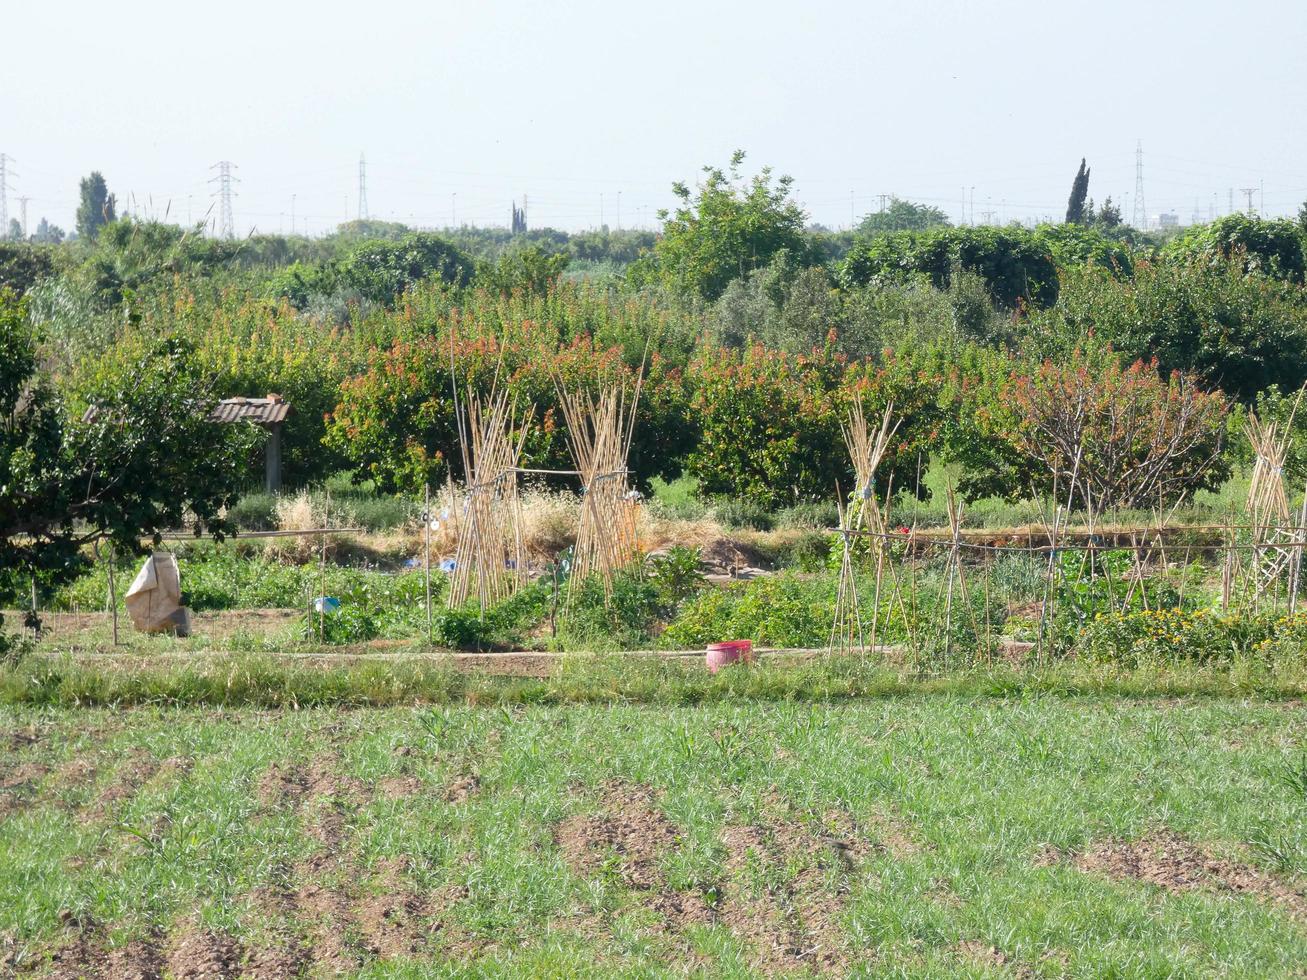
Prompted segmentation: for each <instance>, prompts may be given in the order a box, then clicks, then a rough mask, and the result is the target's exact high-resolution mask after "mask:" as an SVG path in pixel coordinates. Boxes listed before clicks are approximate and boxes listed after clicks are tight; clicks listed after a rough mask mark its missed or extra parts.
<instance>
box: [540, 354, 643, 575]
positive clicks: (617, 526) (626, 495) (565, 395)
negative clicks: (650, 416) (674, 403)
mask: <svg viewBox="0 0 1307 980" xmlns="http://www.w3.org/2000/svg"><path fill="white" fill-rule="evenodd" d="M643 380H644V378H643V372H641V374H640V375H638V376H637V377H636V380H635V384H634V386H633V387H631V388H630V389H628V388H627V387H626V386H625V385H613V386H610V387H607V388H604V389H603V390H601V391H600V392H599V394H598V396H597V397H596V396H595V395H593V394H591V393H590V392H569V391H567V390H566V389H565V388H564V387H563V385H562V383H561V382H558V383H557V387H558V396H559V401H560V403H561V405H562V408H563V418H564V420H565V421H566V423H567V440H568V444H569V445H570V447H571V450H572V458H573V460H574V461H575V463H576V468H577V471H578V472H579V474H580V476H581V514H580V520H579V523H578V526H577V533H576V546H575V547H574V549H573V552H572V571H571V582H578V581H584V580H585V579H586V578H588V577H589V576H590V575H593V574H596V573H598V575H599V576H600V578H601V579H602V581H603V585H604V592H605V594H611V592H612V581H613V573H614V572H615V571H617V570H618V569H620V568H623V567H625V566H626V565H629V564H630V563H631V562H633V561H635V560H636V558H637V557H638V556H639V553H640V540H639V519H640V496H639V494H638V493H636V492H635V491H633V490H632V489H631V487H630V483H629V480H628V476H629V470H628V469H627V460H628V458H629V456H630V452H631V438H632V436H633V434H634V431H635V415H636V408H637V406H638V405H639V401H640V390H641V387H642V384H643ZM568 592H569V595H570V594H571V586H570V585H569V587H568Z"/></svg>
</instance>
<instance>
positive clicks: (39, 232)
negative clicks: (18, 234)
mask: <svg viewBox="0 0 1307 980" xmlns="http://www.w3.org/2000/svg"><path fill="white" fill-rule="evenodd" d="M35 240H36V241H37V242H38V243H40V244H42V245H58V244H59V243H60V242H62V241H63V240H64V230H63V229H62V228H60V227H59V226H58V225H52V224H50V222H49V221H47V220H46V219H45V218H42V219H41V221H40V223H39V224H38V225H37V226H36V239H35Z"/></svg>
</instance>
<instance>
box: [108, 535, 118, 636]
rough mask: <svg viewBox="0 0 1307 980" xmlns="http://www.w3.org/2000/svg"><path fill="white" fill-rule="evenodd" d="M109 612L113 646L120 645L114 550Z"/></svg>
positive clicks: (110, 561) (110, 559) (110, 550)
mask: <svg viewBox="0 0 1307 980" xmlns="http://www.w3.org/2000/svg"><path fill="white" fill-rule="evenodd" d="M109 612H110V615H111V616H112V617H113V645H114V646H117V645H118V585H117V583H115V582H114V580H113V548H112V547H110V548H109Z"/></svg>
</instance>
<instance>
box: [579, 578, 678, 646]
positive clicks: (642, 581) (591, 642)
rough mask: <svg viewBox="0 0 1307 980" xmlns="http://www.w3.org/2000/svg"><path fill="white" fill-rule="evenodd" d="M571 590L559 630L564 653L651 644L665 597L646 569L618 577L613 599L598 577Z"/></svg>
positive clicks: (613, 590) (612, 595)
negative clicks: (565, 651)
mask: <svg viewBox="0 0 1307 980" xmlns="http://www.w3.org/2000/svg"><path fill="white" fill-rule="evenodd" d="M568 588H569V591H568V592H567V594H566V597H565V599H564V605H563V609H562V615H561V617H560V620H559V628H558V638H559V641H560V643H561V644H562V646H563V648H564V649H567V650H581V649H599V650H631V649H638V648H640V647H642V646H648V645H649V644H650V642H651V639H652V634H653V630H654V627H655V626H656V625H657V623H658V621H659V619H660V617H661V614H662V610H663V596H662V594H660V591H659V589H658V586H657V585H656V584H655V583H654V582H653V581H652V580H651V579H650V577H649V575H648V574H647V572H646V570H645V568H644V567H643V566H636V567H633V568H626V569H622V570H620V571H618V572H617V573H615V574H614V575H613V582H612V594H611V595H607V594H605V592H604V587H603V581H602V580H601V579H600V577H599V576H598V575H592V576H591V577H590V578H588V579H586V580H585V581H583V582H575V581H574V582H572V583H569V586H568Z"/></svg>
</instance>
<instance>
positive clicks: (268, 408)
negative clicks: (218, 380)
mask: <svg viewBox="0 0 1307 980" xmlns="http://www.w3.org/2000/svg"><path fill="white" fill-rule="evenodd" d="M96 414H97V409H96V408H95V406H91V407H90V408H88V409H87V410H86V413H85V414H84V415H83V416H82V421H84V422H89V421H91V420H92V419H94V418H95V416H96ZM289 414H290V403H289V402H288V401H286V399H284V398H282V397H281V395H273V394H269V395H267V396H266V397H264V398H246V397H244V396H241V397H237V398H224V399H222V400H221V401H220V402H218V404H217V405H215V406H214V407H213V411H212V412H210V413H209V418H210V419H212V420H213V421H215V422H253V423H254V424H255V425H257V426H260V427H262V428H264V429H267V430H268V441H267V443H266V444H265V447H264V452H265V456H264V464H263V482H264V486H265V488H266V489H267V490H268V492H269V493H271V492H273V491H275V490H280V489H281V426H282V423H284V422H285V421H286V416H288V415H289Z"/></svg>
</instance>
